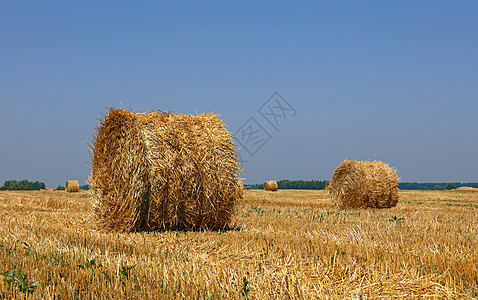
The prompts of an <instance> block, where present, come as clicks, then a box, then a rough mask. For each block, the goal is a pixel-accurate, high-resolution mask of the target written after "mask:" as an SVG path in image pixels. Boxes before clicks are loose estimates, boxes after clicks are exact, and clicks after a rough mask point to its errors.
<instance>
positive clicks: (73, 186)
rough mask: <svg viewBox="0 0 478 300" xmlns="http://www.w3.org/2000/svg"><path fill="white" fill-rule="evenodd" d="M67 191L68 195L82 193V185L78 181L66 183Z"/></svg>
mask: <svg viewBox="0 0 478 300" xmlns="http://www.w3.org/2000/svg"><path fill="white" fill-rule="evenodd" d="M65 191H67V192H68V193H76V192H79V191H80V184H79V183H78V181H77V180H67V181H66V182H65Z"/></svg>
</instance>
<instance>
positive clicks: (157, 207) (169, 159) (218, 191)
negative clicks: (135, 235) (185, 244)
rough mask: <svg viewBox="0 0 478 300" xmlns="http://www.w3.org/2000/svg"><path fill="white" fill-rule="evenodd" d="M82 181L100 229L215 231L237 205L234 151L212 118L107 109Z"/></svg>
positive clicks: (221, 125) (228, 137)
mask: <svg viewBox="0 0 478 300" xmlns="http://www.w3.org/2000/svg"><path fill="white" fill-rule="evenodd" d="M100 121H101V124H100V126H99V127H97V128H96V136H95V139H94V141H93V143H92V145H90V147H91V148H92V167H91V175H90V177H89V182H90V188H91V192H92V196H93V199H94V205H93V206H94V214H95V217H96V220H97V226H98V227H99V228H102V229H106V230H114V231H120V232H131V231H139V230H169V229H186V230H200V229H219V228H225V227H227V226H228V224H229V222H230V220H231V216H232V214H233V212H234V208H235V202H236V198H237V180H238V169H239V164H238V163H237V157H236V156H237V153H236V146H235V144H234V142H233V140H232V137H231V135H230V133H229V132H228V131H227V130H226V128H225V124H224V122H223V121H222V120H221V119H220V118H219V116H218V115H216V114H212V113H205V114H199V115H188V114H174V113H170V112H161V111H153V112H147V113H135V112H134V111H127V110H123V109H114V108H111V109H109V113H108V115H104V116H103V118H101V119H100Z"/></svg>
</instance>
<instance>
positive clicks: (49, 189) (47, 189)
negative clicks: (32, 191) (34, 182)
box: [45, 188, 53, 192]
mask: <svg viewBox="0 0 478 300" xmlns="http://www.w3.org/2000/svg"><path fill="white" fill-rule="evenodd" d="M45 191H47V192H53V188H46V189H45Z"/></svg>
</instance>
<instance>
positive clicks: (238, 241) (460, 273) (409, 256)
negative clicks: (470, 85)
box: [0, 190, 478, 299]
mask: <svg viewBox="0 0 478 300" xmlns="http://www.w3.org/2000/svg"><path fill="white" fill-rule="evenodd" d="M89 201H90V198H89V195H88V193H87V192H84V191H82V192H80V193H66V192H62V191H53V192H51V191H48V192H47V191H34V192H9V191H2V192H0V273H2V274H3V275H0V298H7V299H10V298H13V297H16V298H19V299H21V298H37V299H52V298H54V299H89V298H90V296H91V297H92V298H105V299H123V298H124V299H128V298H129V299H131V298H133V299H148V298H153V299H165V298H166V299H168V298H170V299H327V298H328V299H343V298H349V299H376V298H389V297H390V296H392V297H398V298H415V297H416V298H418V297H417V296H419V295H420V296H421V297H422V299H423V298H425V299H426V298H432V299H433V298H450V299H456V298H464V299H469V298H478V192H473V191H400V200H399V203H398V205H397V206H396V207H395V208H391V209H382V210H372V209H370V210H363V209H353V210H338V209H337V208H335V207H334V206H332V205H331V203H330V201H329V200H328V198H327V194H326V192H325V191H299V190H283V191H277V192H265V191H262V190H248V191H245V196H244V199H242V200H240V202H239V203H238V206H237V212H236V216H235V219H234V220H233V226H232V227H231V228H230V229H228V230H224V231H202V232H179V231H167V232H141V233H129V234H117V233H104V232H101V231H98V230H95V229H93V228H92V227H91V225H90V219H89V214H90V206H89Z"/></svg>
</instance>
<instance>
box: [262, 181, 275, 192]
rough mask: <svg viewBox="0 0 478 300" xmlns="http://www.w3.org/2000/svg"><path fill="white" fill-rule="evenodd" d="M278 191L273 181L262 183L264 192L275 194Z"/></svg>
mask: <svg viewBox="0 0 478 300" xmlns="http://www.w3.org/2000/svg"><path fill="white" fill-rule="evenodd" d="M278 189H279V185H278V184H277V182H276V181H275V180H269V181H266V182H264V190H266V191H272V192H275V191H277V190H278Z"/></svg>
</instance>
